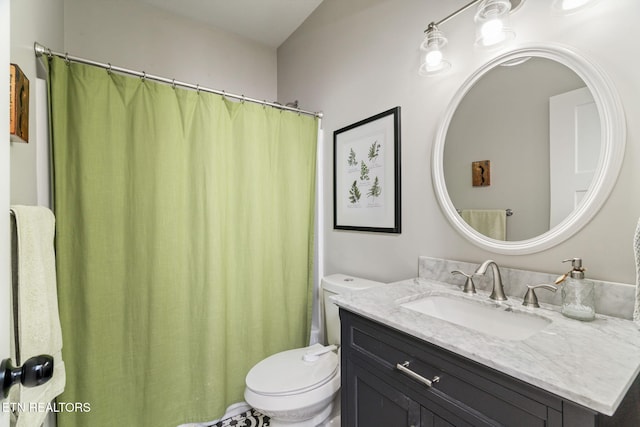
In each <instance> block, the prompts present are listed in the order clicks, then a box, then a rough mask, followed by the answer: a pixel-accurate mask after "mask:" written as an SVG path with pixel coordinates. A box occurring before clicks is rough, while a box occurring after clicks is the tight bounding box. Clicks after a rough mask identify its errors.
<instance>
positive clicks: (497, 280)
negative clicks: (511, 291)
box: [473, 259, 507, 301]
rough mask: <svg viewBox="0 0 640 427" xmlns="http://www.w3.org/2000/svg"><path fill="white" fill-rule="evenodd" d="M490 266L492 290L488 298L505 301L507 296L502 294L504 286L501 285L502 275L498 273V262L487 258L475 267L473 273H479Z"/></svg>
mask: <svg viewBox="0 0 640 427" xmlns="http://www.w3.org/2000/svg"><path fill="white" fill-rule="evenodd" d="M489 266H491V270H493V290H492V291H491V295H489V298H491V299H493V300H496V301H506V300H507V296H506V295H505V294H504V286H502V276H501V275H500V269H499V268H498V264H496V262H495V261H494V260H492V259H488V260H486V261H485V262H483V263H482V264H480V266H479V267H478V268H477V269H476V271H475V273H473V274H474V275H475V274H477V275H481V276H484V274H485V273H486V272H487V268H489Z"/></svg>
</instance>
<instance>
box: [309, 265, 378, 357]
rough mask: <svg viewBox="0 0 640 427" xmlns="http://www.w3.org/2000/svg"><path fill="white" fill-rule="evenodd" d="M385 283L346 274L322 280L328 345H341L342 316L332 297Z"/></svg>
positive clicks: (333, 275)
mask: <svg viewBox="0 0 640 427" xmlns="http://www.w3.org/2000/svg"><path fill="white" fill-rule="evenodd" d="M382 285H384V283H381V282H374V281H372V280H367V279H362V278H359V277H352V276H347V275H345V274H332V275H329V276H325V277H323V278H322V281H321V283H320V286H321V292H322V300H323V301H322V302H323V306H324V327H325V329H324V330H325V337H326V340H327V344H335V345H339V344H340V315H339V313H338V306H337V305H335V304H334V303H333V301H331V299H330V297H331V296H332V295H344V294H349V293H352V292H357V291H361V290H363V289H368V288H372V287H374V286H382Z"/></svg>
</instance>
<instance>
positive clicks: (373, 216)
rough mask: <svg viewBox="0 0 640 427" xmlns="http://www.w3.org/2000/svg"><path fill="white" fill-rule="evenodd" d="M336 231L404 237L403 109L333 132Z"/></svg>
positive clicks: (381, 114)
mask: <svg viewBox="0 0 640 427" xmlns="http://www.w3.org/2000/svg"><path fill="white" fill-rule="evenodd" d="M333 218H334V223H333V224H334V225H333V228H334V229H340V230H357V231H374V232H383V233H400V107H395V108H392V109H390V110H387V111H384V112H382V113H380V114H376V115H375V116H372V117H369V118H367V119H364V120H361V121H359V122H357V123H354V124H352V125H349V126H347V127H344V128H342V129H339V130H336V131H335V132H334V133H333Z"/></svg>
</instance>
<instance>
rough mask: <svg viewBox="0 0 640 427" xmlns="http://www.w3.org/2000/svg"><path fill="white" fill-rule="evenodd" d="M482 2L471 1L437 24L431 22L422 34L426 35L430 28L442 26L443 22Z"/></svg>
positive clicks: (478, 0)
mask: <svg viewBox="0 0 640 427" xmlns="http://www.w3.org/2000/svg"><path fill="white" fill-rule="evenodd" d="M480 1H482V0H473V1H472V2H469V3H468V4H466V5H464V6H462V7H461V8H460V9H458V10H456V11H455V12H453V13H451V14H449V15H448V16H446V17H444V18H442V19H441V20H439V21H438V22H431V23H430V24H429V26H428V27H427V29H426V30H424V32H425V33H426V32H427V31H429V29H430V28H432V27H437V26H438V25H441V24H444V23H445V22H447V21H448V20H450V19H452V18H454V17H456V16H458V15H460V14H461V13H462V12H464V11H465V10H467V9H469V8H470V7H471V6H473V5H474V4H476V3H479V2H480Z"/></svg>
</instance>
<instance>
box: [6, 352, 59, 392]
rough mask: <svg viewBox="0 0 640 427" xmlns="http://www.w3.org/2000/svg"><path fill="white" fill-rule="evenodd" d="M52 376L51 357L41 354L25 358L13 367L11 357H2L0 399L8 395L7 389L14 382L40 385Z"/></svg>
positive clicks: (25, 384)
mask: <svg viewBox="0 0 640 427" xmlns="http://www.w3.org/2000/svg"><path fill="white" fill-rule="evenodd" d="M51 377H53V357H52V356H49V355H48V354H41V355H40V356H34V357H31V358H29V359H27V361H26V362H24V364H23V365H22V366H21V367H17V368H16V367H14V366H13V364H12V363H11V359H4V360H3V361H2V363H0V384H2V394H0V399H4V398H5V397H7V396H8V395H9V389H10V388H11V386H13V385H14V384H16V383H18V382H19V383H21V384H22V385H23V386H25V387H35V386H39V385H42V384H44V383H46V382H47V381H49V380H50V379H51Z"/></svg>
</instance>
